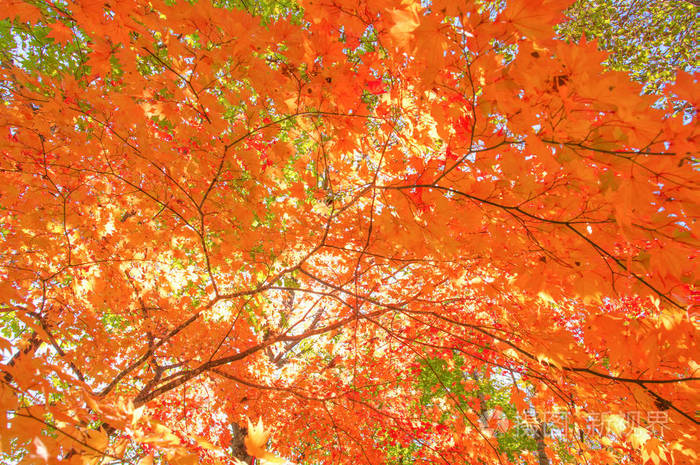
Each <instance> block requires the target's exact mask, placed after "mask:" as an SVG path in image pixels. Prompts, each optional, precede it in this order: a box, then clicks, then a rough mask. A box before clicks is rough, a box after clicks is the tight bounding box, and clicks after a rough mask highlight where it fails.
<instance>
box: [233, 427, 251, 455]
mask: <svg viewBox="0 0 700 465" xmlns="http://www.w3.org/2000/svg"><path fill="white" fill-rule="evenodd" d="M246 434H248V430H247V428H244V427H242V426H239V425H238V423H231V455H232V456H233V458H235V459H238V460H240V461H241V462H242V463H244V464H247V465H251V464H252V463H253V457H251V456H250V455H248V452H246V450H245V442H244V441H243V440H244V439H245V436H246Z"/></svg>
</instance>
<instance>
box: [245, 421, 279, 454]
mask: <svg viewBox="0 0 700 465" xmlns="http://www.w3.org/2000/svg"><path fill="white" fill-rule="evenodd" d="M270 434H272V431H266V430H265V426H264V425H263V422H262V418H260V419H258V423H257V425H253V424H252V423H251V422H250V420H248V435H247V436H246V437H245V440H244V443H245V449H246V452H248V455H252V456H253V457H255V458H259V459H262V460H266V461H268V462H271V463H284V462H285V460H284V459H282V458H280V457H278V456H276V455H275V454H272V453H270V452H268V451H266V450H265V444H267V440H268V438H269V437H270Z"/></svg>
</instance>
